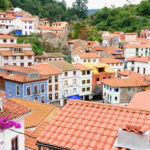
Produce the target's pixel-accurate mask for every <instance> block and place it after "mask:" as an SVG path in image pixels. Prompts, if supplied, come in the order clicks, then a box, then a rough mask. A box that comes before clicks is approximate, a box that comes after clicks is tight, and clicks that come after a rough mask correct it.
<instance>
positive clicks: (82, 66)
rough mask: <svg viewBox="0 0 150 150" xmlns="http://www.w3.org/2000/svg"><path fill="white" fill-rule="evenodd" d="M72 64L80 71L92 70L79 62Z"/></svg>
mask: <svg viewBox="0 0 150 150" xmlns="http://www.w3.org/2000/svg"><path fill="white" fill-rule="evenodd" d="M74 66H75V67H77V68H78V69H80V70H82V71H84V70H92V69H91V68H89V67H87V66H85V65H83V64H79V63H77V64H74Z"/></svg>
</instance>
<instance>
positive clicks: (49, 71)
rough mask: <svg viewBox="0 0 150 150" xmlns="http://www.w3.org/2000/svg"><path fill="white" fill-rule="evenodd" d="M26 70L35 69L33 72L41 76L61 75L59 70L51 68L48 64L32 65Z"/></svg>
mask: <svg viewBox="0 0 150 150" xmlns="http://www.w3.org/2000/svg"><path fill="white" fill-rule="evenodd" d="M28 68H31V69H35V70H37V71H39V73H40V74H41V75H57V74H61V73H62V72H61V71H60V70H59V69H57V68H55V67H53V66H52V65H50V64H38V65H32V66H29V67H28Z"/></svg>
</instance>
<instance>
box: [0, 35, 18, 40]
mask: <svg viewBox="0 0 150 150" xmlns="http://www.w3.org/2000/svg"><path fill="white" fill-rule="evenodd" d="M0 39H16V37H14V36H11V35H9V34H2V35H0Z"/></svg>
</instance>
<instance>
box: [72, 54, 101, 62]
mask: <svg viewBox="0 0 150 150" xmlns="http://www.w3.org/2000/svg"><path fill="white" fill-rule="evenodd" d="M99 58H100V56H98V55H97V54H96V53H78V54H77V55H75V56H74V58H73V60H74V63H88V62H89V63H90V62H91V63H94V62H95V63H99Z"/></svg>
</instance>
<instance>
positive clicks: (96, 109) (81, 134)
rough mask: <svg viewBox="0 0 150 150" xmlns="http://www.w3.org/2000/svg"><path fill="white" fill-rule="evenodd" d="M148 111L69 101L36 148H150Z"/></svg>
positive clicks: (110, 149)
mask: <svg viewBox="0 0 150 150" xmlns="http://www.w3.org/2000/svg"><path fill="white" fill-rule="evenodd" d="M149 117H150V113H149V111H144V110H139V109H135V108H134V109H133V108H128V107H126V106H118V105H110V104H102V103H95V102H87V101H79V100H69V102H68V103H67V105H66V106H65V107H64V108H63V109H62V110H61V111H60V113H59V114H58V115H57V116H56V117H55V118H54V120H53V121H52V122H51V123H49V124H48V125H47V126H45V129H44V131H43V132H42V133H41V134H40V136H39V137H38V139H37V143H36V144H37V146H38V148H39V149H55V150H60V149H71V150H73V149H78V150H87V149H91V150H120V149H122V150H123V149H125V150H126V149H136V150H137V149H141V150H146V149H150V147H149V126H150V119H149Z"/></svg>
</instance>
